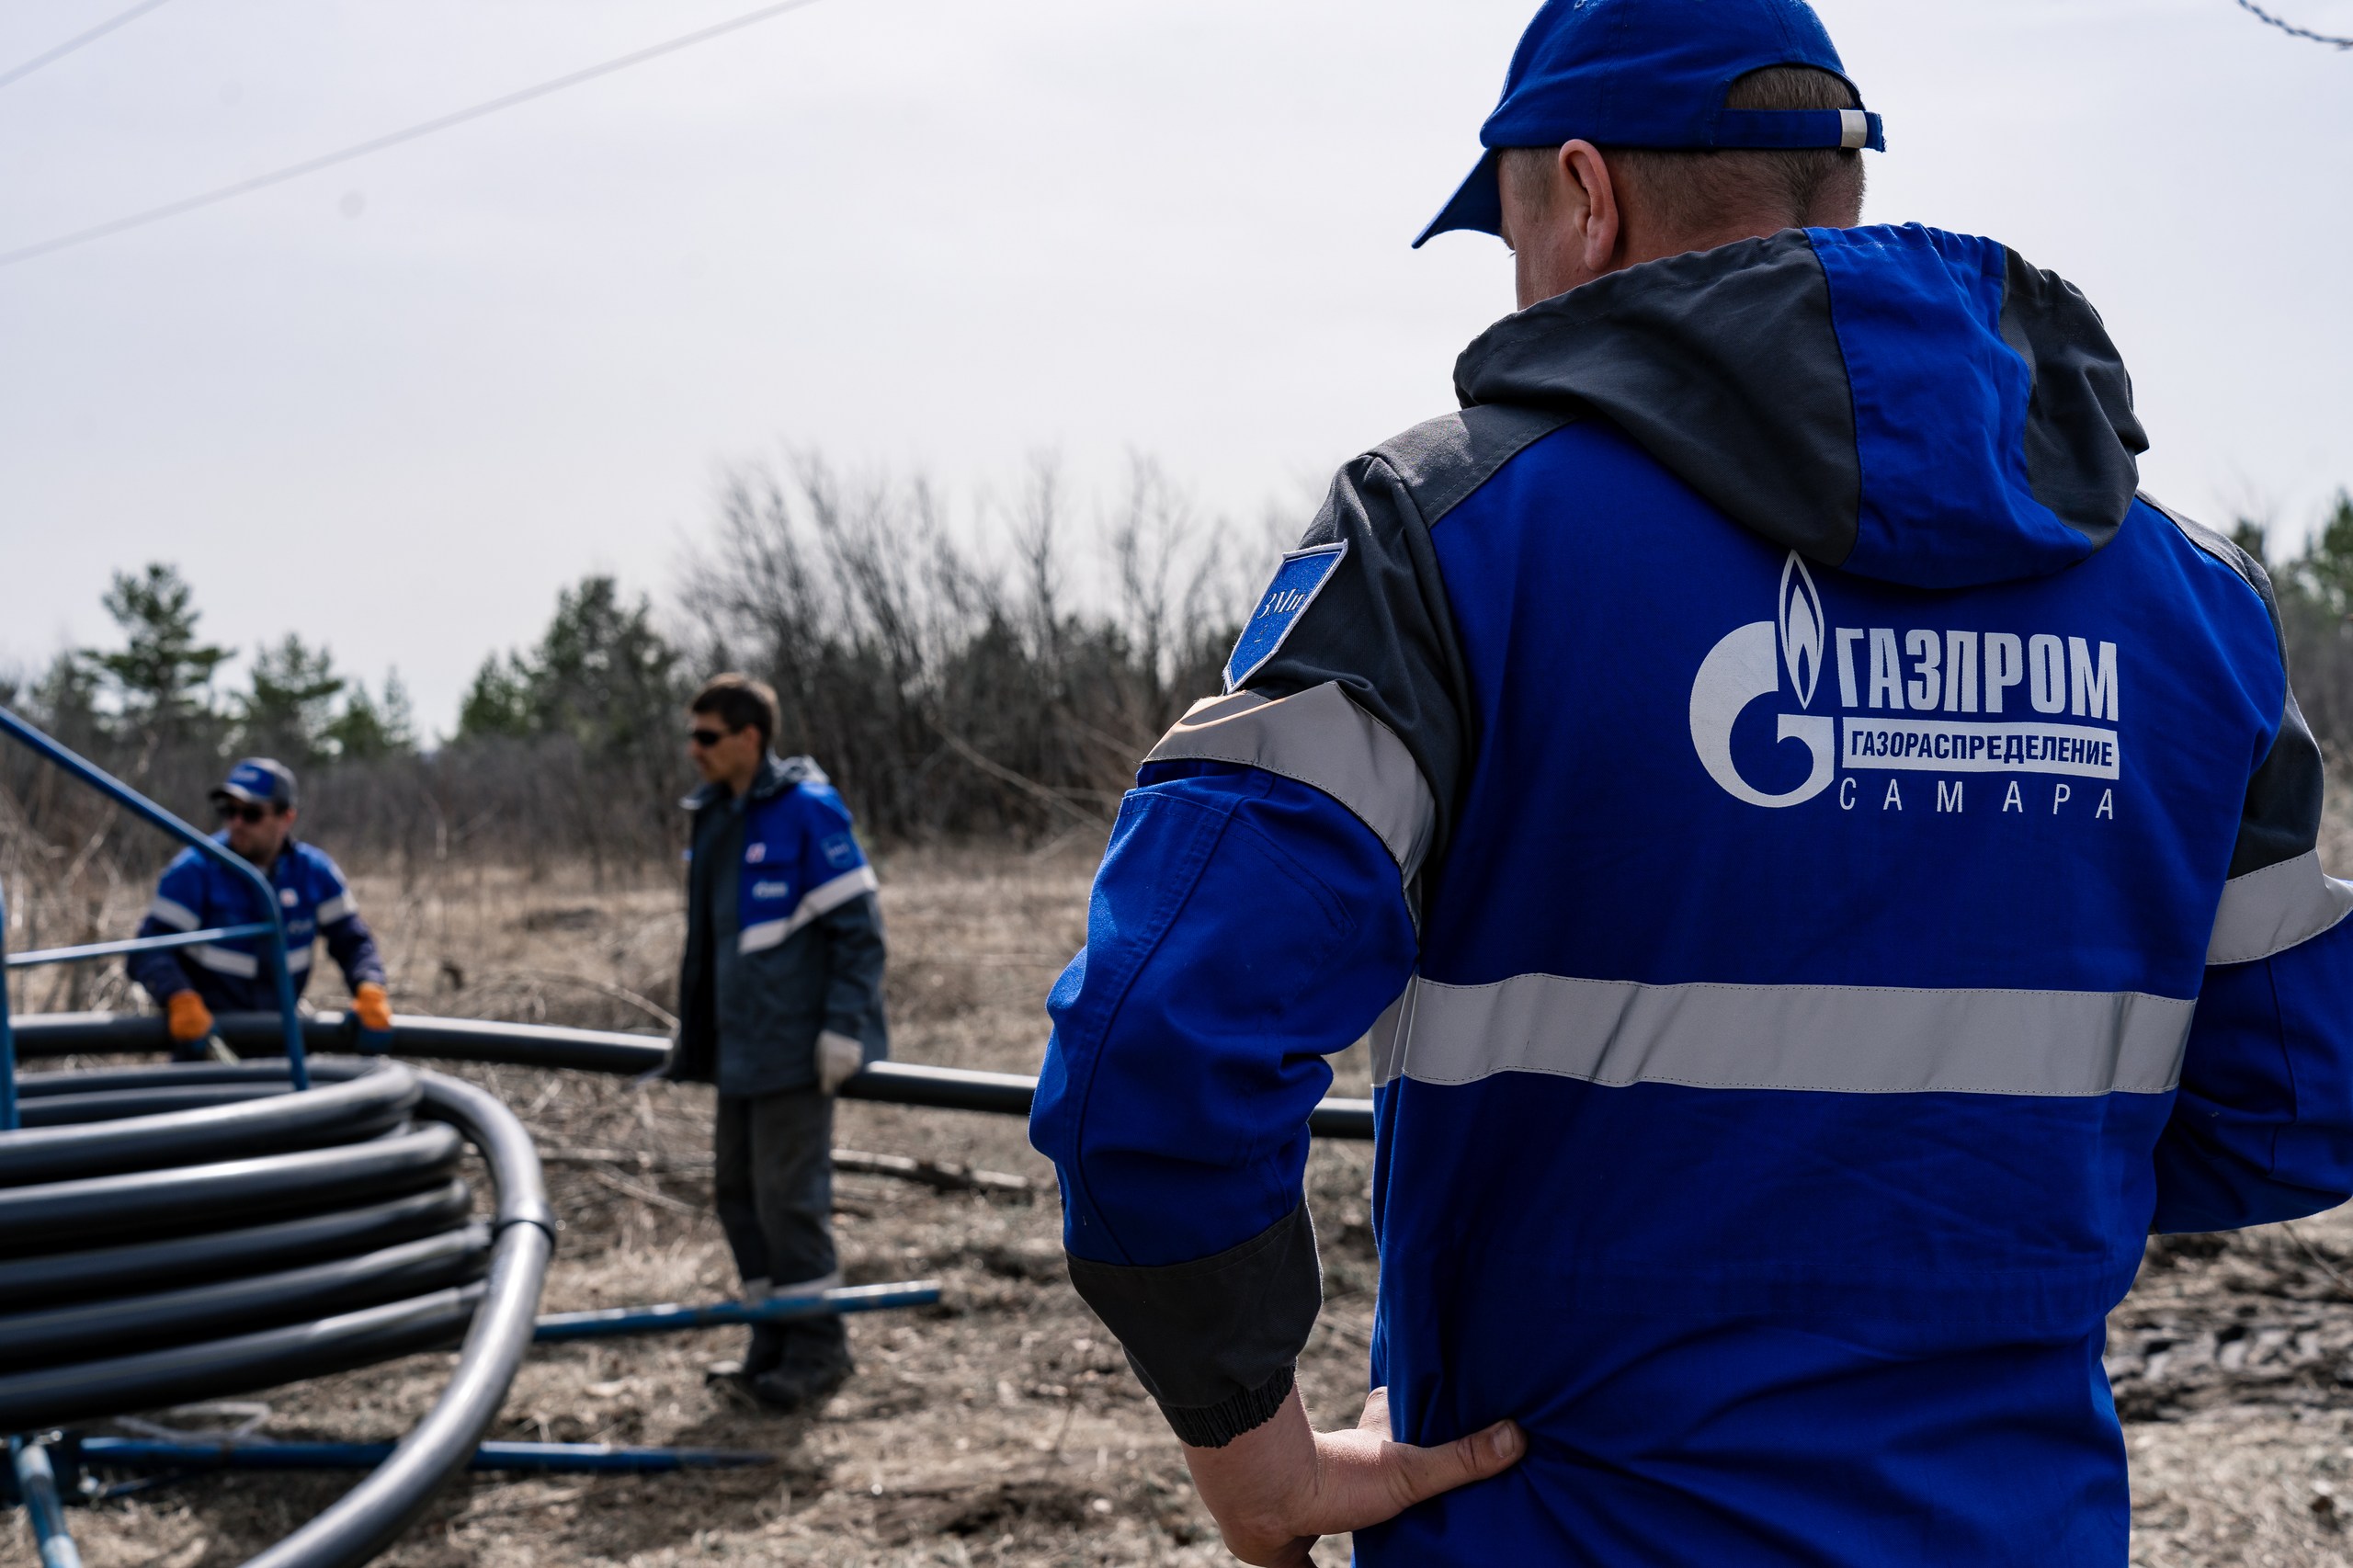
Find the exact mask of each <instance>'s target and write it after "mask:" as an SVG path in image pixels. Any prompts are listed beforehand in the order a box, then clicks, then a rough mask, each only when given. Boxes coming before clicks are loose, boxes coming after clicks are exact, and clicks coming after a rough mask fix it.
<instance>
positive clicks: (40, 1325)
mask: <svg viewBox="0 0 2353 1568" xmlns="http://www.w3.org/2000/svg"><path fill="white" fill-rule="evenodd" d="M489 1262H490V1232H489V1230H488V1228H487V1227H484V1226H481V1225H469V1226H466V1227H464V1228H462V1229H460V1230H454V1231H445V1232H443V1233H441V1234H439V1235H438V1236H424V1237H420V1238H419V1239H417V1240H415V1241H409V1242H401V1243H399V1244H395V1245H392V1246H389V1247H383V1248H380V1249H378V1250H377V1251H375V1252H370V1253H362V1254H360V1255H359V1256H356V1257H339V1258H335V1259H333V1260H331V1261H328V1262H324V1263H313V1264H308V1265H305V1266H304V1267H300V1268H289V1269H283V1270H280V1271H279V1272H278V1273H275V1274H255V1275H248V1276H245V1277H244V1278H238V1279H222V1280H215V1281H214V1282H212V1283H210V1284H209V1285H193V1286H188V1287H185V1288H183V1289H179V1290H151V1291H150V1292H148V1293H146V1294H142V1295H136V1296H118V1297H114V1298H112V1299H110V1300H105V1301H74V1302H70V1303H67V1304H66V1305H63V1306H53V1307H45V1308H40V1309H38V1310H36V1311H32V1312H10V1313H7V1314H6V1316H0V1367H21V1366H28V1365H38V1364H40V1363H41V1362H44V1361H51V1360H54V1359H56V1358H61V1357H63V1358H76V1359H78V1358H82V1357H84V1356H85V1355H87V1354H88V1353H90V1352H92V1351H95V1350H97V1349H100V1348H102V1347H104V1346H108V1345H142V1346H150V1347H153V1348H162V1347H165V1346H173V1345H185V1344H187V1343H188V1342H190V1341H192V1340H201V1339H209V1338H212V1337H214V1336H216V1335H222V1334H228V1333H233V1332H234V1331H236V1330H238V1329H247V1330H250V1329H255V1328H274V1327H278V1326H280V1325H282V1324H290V1323H307V1322H309V1321H311V1320H313V1319H315V1318H324V1317H330V1316H333V1315H335V1313H338V1312H350V1311H354V1310H356V1309H358V1308H361V1307H376V1306H382V1305H384V1304H386V1303H387V1302H391V1301H407V1300H409V1299H410V1298H412V1297H415V1296H424V1295H429V1294H431V1293H432V1292H434V1291H436V1290H445V1289H447V1288H449V1287H450V1286H453V1285H470V1284H472V1283H473V1282H474V1281H475V1280H477V1279H479V1278H482V1277H483V1270H484V1269H485V1268H487V1267H489ZM163 1278H169V1277H168V1276H165V1277H163Z"/></svg>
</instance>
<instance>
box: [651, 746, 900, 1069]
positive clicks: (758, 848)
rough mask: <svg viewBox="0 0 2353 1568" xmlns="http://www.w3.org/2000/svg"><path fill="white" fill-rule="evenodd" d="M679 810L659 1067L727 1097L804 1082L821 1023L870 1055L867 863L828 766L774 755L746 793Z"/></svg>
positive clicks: (872, 907) (878, 987) (714, 792)
mask: <svg viewBox="0 0 2353 1568" xmlns="http://www.w3.org/2000/svg"><path fill="white" fill-rule="evenodd" d="M684 804H685V806H686V807H687V809H688V810H689V811H691V812H694V848H693V850H692V851H691V855H690V861H689V865H690V869H689V871H688V878H687V950H686V958H685V961H684V963H683V964H682V966H681V968H680V971H679V975H678V999H679V1008H678V1040H677V1045H676V1048H675V1049H674V1050H673V1051H671V1055H670V1065H669V1067H668V1069H667V1074H666V1075H667V1076H669V1077H672V1078H677V1079H683V1080H687V1081H689V1082H693V1083H703V1084H715V1085H718V1088H719V1092H720V1093H721V1094H722V1095H731V1096H754V1095H773V1094H781V1093H784V1092H786V1091H787V1090H791V1089H805V1088H807V1087H809V1086H810V1085H812V1084H814V1083H815V1082H816V1081H817V1069H816V1047H817V1036H818V1035H819V1033H821V1032H823V1031H827V1030H830V1031H832V1032H834V1033H835V1034H841V1035H847V1036H848V1037H849V1038H850V1039H852V1040H857V1041H858V1042H859V1043H860V1044H861V1045H862V1046H863V1047H864V1048H865V1054H866V1060H867V1061H869V1062H873V1061H878V1060H880V1059H881V1057H883V1056H885V1055H887V1054H888V1053H889V1050H890V1036H889V1032H888V1028H887V1026H886V1024H885V1022H884V1019H883V1014H882V966H883V942H882V912H881V906H880V904H879V903H878V902H877V900H876V897H875V881H874V870H873V868H872V867H870V865H868V864H867V861H866V856H865V854H864V852H863V851H862V850H860V848H859V847H858V840H857V837H856V836H855V835H853V834H852V832H851V830H850V816H849V812H848V809H847V807H845V806H844V805H843V804H842V801H841V797H840V796H839V795H838V794H836V793H835V791H834V788H833V786H832V785H831V784H829V783H827V782H826V780H825V775H824V772H823V771H822V770H821V769H820V768H819V767H817V765H816V764H815V763H813V762H812V761H810V760H809V759H808V758H807V757H805V756H797V757H792V758H790V759H785V758H779V757H775V756H770V757H769V758H767V761H766V762H765V763H764V764H763V765H762V767H761V769H760V776H759V778H758V779H757V780H756V781H755V782H754V784H753V786H752V789H751V790H750V791H749V793H747V794H746V795H745V796H744V798H743V799H741V800H737V799H735V798H733V796H731V795H729V794H728V792H727V790H725V789H724V788H723V787H722V786H719V785H709V786H706V787H704V788H703V789H701V790H697V791H696V792H695V793H694V794H693V795H691V796H688V798H687V800H686V801H685V802H684Z"/></svg>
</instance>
